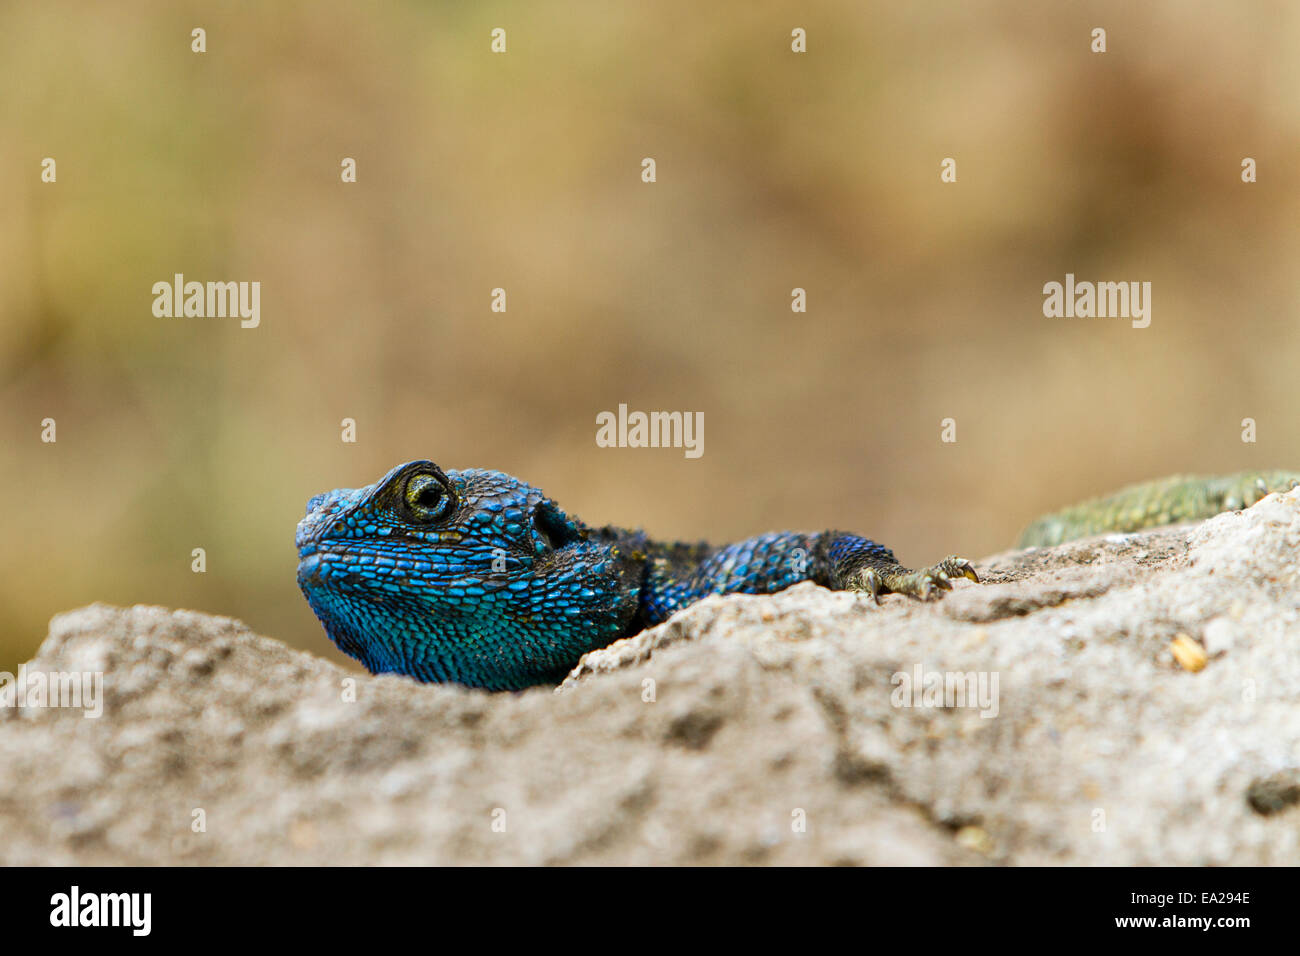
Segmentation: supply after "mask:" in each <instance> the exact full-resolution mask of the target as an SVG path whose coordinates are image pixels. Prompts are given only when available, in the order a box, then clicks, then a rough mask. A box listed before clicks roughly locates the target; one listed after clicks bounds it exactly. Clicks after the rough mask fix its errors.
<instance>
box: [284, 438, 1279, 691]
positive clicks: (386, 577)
mask: <svg viewBox="0 0 1300 956" xmlns="http://www.w3.org/2000/svg"><path fill="white" fill-rule="evenodd" d="M1297 479H1300V475H1296V474H1294V473H1291V472H1262V473H1248V474H1244V475H1237V476H1231V477H1230V478H1224V479H1217V478H1211V479H1206V478H1174V479H1165V480H1163V481H1160V482H1151V483H1148V484H1146V485H1135V486H1133V487H1130V488H1126V489H1124V490H1123V491H1121V492H1119V493H1117V494H1116V495H1113V496H1111V497H1109V498H1104V499H1097V500H1095V501H1091V502H1086V503H1084V504H1083V505H1079V506H1076V507H1075V508H1072V509H1067V510H1066V511H1063V512H1061V513H1059V514H1057V515H1051V516H1048V517H1046V518H1042V519H1039V521H1037V522H1035V523H1034V524H1033V525H1031V526H1030V528H1029V529H1028V530H1027V531H1026V533H1025V537H1024V538H1023V539H1022V546H1028V545H1034V544H1043V545H1050V544H1058V543H1060V542H1062V541H1067V540H1071V539H1072V538H1077V537H1081V536H1083V535H1087V534H1095V533H1098V532H1099V531H1105V530H1123V531H1129V530H1137V529H1139V528H1145V527H1152V526H1156V525H1160V524H1167V523H1171V522H1175V521H1187V520H1193V519H1196V518H1203V517H1208V516H1209V515H1212V514H1216V513H1218V512H1219V511H1223V510H1229V509H1231V508H1239V507H1243V506H1245V505H1246V504H1250V503H1253V502H1254V501H1255V500H1257V499H1258V498H1260V497H1263V495H1264V494H1265V493H1266V492H1267V490H1273V489H1278V488H1281V487H1283V486H1285V485H1287V484H1294V483H1295V481H1296V480H1297ZM296 543H297V547H298V555H299V564H298V585H299V587H300V588H301V589H302V591H303V594H304V595H306V598H307V601H308V603H309V604H310V605H311V607H312V610H313V611H315V613H316V616H317V617H318V618H319V619H320V621H321V623H322V624H323V625H324V627H325V631H326V633H327V634H328V635H329V637H330V639H331V640H333V641H334V643H335V644H337V645H338V646H339V648H341V649H342V650H343V651H344V652H345V653H347V654H349V655H351V656H352V657H355V658H356V659H358V660H359V661H361V663H362V664H364V665H365V666H366V667H367V668H369V669H370V670H371V671H373V672H375V673H384V672H395V673H399V674H407V675H410V676H411V677H414V678H416V679H418V680H422V681H440V682H442V681H447V682H455V683H460V684H465V685H467V686H470V687H480V688H485V689H488V690H519V689H522V688H525V687H530V686H533V685H536V684H554V683H557V682H558V681H559V680H561V679H562V678H563V677H564V676H565V674H567V673H568V672H569V671H570V670H571V669H572V667H573V666H574V665H575V664H576V663H577V662H578V659H579V658H580V657H581V656H582V655H583V654H585V653H586V652H588V651H590V650H594V649H596V648H599V647H604V646H606V645H608V644H610V643H612V642H613V641H616V640H618V639H619V638H622V637H628V636H630V635H633V634H636V633H638V632H640V631H641V630H644V629H645V628H647V627H651V626H653V625H655V624H658V623H660V622H661V621H664V620H666V619H667V618H668V617H669V616H670V615H672V614H673V612H675V611H678V610H680V609H681V608H684V607H686V606H688V605H690V604H692V603H694V602H696V601H698V600H700V599H701V598H704V597H706V596H708V595H711V594H734V593H741V594H771V593H773V592H776V591H781V590H784V589H785V588H788V587H790V586H791V585H793V584H796V583H798V582H800V581H813V582H815V583H817V584H820V585H822V586H823V587H827V588H831V589H833V590H847V591H860V592H863V593H866V594H869V595H871V596H872V598H874V599H876V600H877V601H878V600H879V595H881V594H890V593H893V594H902V595H907V596H910V597H914V598H918V599H920V600H926V599H928V598H932V597H939V596H942V594H943V593H944V592H945V591H947V590H950V589H951V588H952V582H953V581H954V580H955V579H957V578H968V579H970V580H971V581H975V582H977V583H978V581H979V578H978V576H977V575H976V573H975V569H974V568H973V567H972V566H971V563H970V562H969V561H967V560H965V559H963V558H959V557H956V556H950V557H947V558H944V559H943V560H942V561H940V562H938V563H937V564H935V565H932V566H931V567H928V568H921V569H920V570H915V571H914V570H911V569H909V568H906V567H904V566H902V565H901V564H899V563H898V561H897V560H896V559H895V557H894V553H893V552H892V551H890V550H889V549H888V548H886V547H885V546H883V545H880V544H877V543H876V542H874V541H871V540H869V539H867V538H864V537H860V536H858V535H855V534H849V533H847V532H843V531H820V532H812V533H803V532H789V531H785V532H775V533H770V534H763V535H759V536H757V537H753V538H749V539H746V540H744V541H741V542H738V543H736V544H729V545H724V546H721V547H712V546H710V545H708V544H704V543H698V544H683V543H665V542H659V541H654V540H652V539H651V538H649V537H647V536H646V535H645V534H644V533H643V532H641V531H633V530H628V529H625V528H619V527H613V526H606V527H600V528H594V527H589V526H587V525H586V524H584V523H583V522H582V521H580V520H579V519H578V518H576V517H575V516H573V515H571V514H568V513H567V512H565V511H564V510H563V509H562V508H560V506H559V505H558V504H556V503H555V502H554V501H552V500H551V499H550V498H548V497H546V495H544V494H543V493H542V492H541V491H540V490H539V489H538V488H535V487H533V486H532V485H530V484H528V483H526V482H523V481H520V480H519V479H518V478H513V477H511V476H510V475H507V474H503V473H502V472H499V471H485V470H480V469H469V470H464V471H443V470H442V469H441V468H439V467H438V466H437V465H435V464H434V463H433V462H431V461H412V462H407V463H406V464H404V465H399V466H398V467H397V468H394V469H393V470H392V471H390V472H389V473H388V474H387V475H385V476H384V477H383V478H381V479H380V480H379V481H377V482H375V483H374V484H373V485H367V486H366V487H364V488H356V489H351V488H341V489H336V490H334V491H331V492H329V493H327V494H323V495H317V496H316V497H314V498H312V499H311V500H310V501H309V502H308V503H307V515H306V517H305V518H303V520H302V521H301V522H299V524H298V532H297V539H296Z"/></svg>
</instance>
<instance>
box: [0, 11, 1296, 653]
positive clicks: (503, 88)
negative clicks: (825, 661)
mask: <svg viewBox="0 0 1300 956" xmlns="http://www.w3.org/2000/svg"><path fill="white" fill-rule="evenodd" d="M1298 22H1300V8H1297V7H1296V6H1295V5H1294V4H1288V3H1283V2H1276V3H1252V4H1245V5H1233V4H1227V3H1191V2H1156V3H1145V4H1140V5H1137V4H1129V3H1120V2H1114V3H1096V4H1089V5H1087V7H1086V8H1085V7H1084V6H1083V5H1063V4H1015V3H1005V2H1004V3H983V2H970V3H963V4H949V5H939V4H885V3H861V2H853V0H840V2H817V0H814V2H811V3H801V4H789V3H786V4H780V3H773V2H747V0H735V2H720V3H712V4H698V3H686V2H658V3H654V4H639V5H633V4H610V3H600V2H581V3H579V2H570V3H551V2H539V3H531V4H523V3H515V4H505V3H477V4H470V3H415V2H405V3H392V2H379V3H371V4H354V3H339V2H298V3H285V2H277V3H263V4H259V3H253V2H235V3H223V4H213V3H210V2H208V3H199V2H188V0H183V2H167V3H164V2H161V0H158V2H127V3H114V4H103V3H95V2H89V0H87V2H68V0H51V2H43V3H16V4H6V5H4V6H3V7H0V77H2V78H3V82H2V83H0V115H3V117H4V131H5V135H4V136H3V137H0V174H2V181H3V184H4V187H3V200H2V201H0V209H3V214H2V215H0V244H2V245H0V399H2V400H0V408H2V409H3V412H2V413H0V428H2V429H3V435H2V437H3V447H4V455H3V460H2V462H0V492H2V493H3V499H2V500H3V501H4V502H5V503H6V507H5V511H6V518H5V519H4V522H3V526H4V534H3V543H4V547H3V551H2V552H0V620H3V622H4V624H5V627H4V629H3V631H2V632H0V667H3V668H7V669H12V668H13V667H14V666H16V664H17V662H18V661H19V660H21V659H25V658H26V657H28V656H29V655H30V654H31V653H32V652H33V651H34V649H35V648H36V646H37V644H38V643H39V641H40V640H41V638H42V637H43V636H44V633H45V628H46V621H47V619H48V618H49V617H50V615H51V614H53V613H56V612H58V611H60V610H65V609H69V608H72V607H76V606H79V605H82V604H85V603H88V602H90V601H95V600H102V601H110V602H114V603H119V604H130V603H137V602H142V603H152V604H162V605H168V606H174V607H193V608H197V609H201V610H204V611H209V612H216V613H224V614H230V615H233V616H236V617H240V618H242V619H244V620H245V621H246V622H248V623H249V624H250V625H251V626H252V627H253V628H255V629H256V630H258V631H260V632H262V633H264V634H269V635H273V636H276V637H280V638H283V639H285V640H287V641H289V642H290V643H293V644H296V645H298V646H302V647H307V648H310V649H312V650H314V651H318V652H328V653H331V654H334V653H335V652H333V651H332V649H330V648H329V645H328V642H327V641H326V640H325V638H324V636H323V634H322V633H321V631H320V629H319V627H318V626H317V624H316V622H315V620H314V618H313V617H312V615H311V613H310V611H309V609H308V608H307V606H306V604H305V603H304V602H303V601H302V600H301V598H300V596H299V594H298V591H297V588H296V586H295V583H294V566H295V560H296V558H295V553H294V549H293V530H294V524H295V523H296V521H297V520H298V518H299V517H300V516H301V514H302V511H303V505H304V503H305V501H306V499H307V497H308V496H309V495H311V494H313V493H316V492H319V491H323V490H326V489H329V488H332V487H336V486H355V485H357V484H361V483H366V482H369V481H372V480H374V479H375V478H377V477H378V476H380V475H381V474H382V473H383V472H384V471H386V470H387V469H388V468H389V467H391V466H392V465H394V464H396V463H398V462H401V461H404V460H407V459H411V458H417V457H428V458H432V459H434V460H435V461H437V462H439V463H440V464H442V465H444V466H446V467H470V466H486V467H495V468H500V469H503V470H506V471H509V472H511V473H514V474H517V475H520V476H522V477H524V478H526V479H528V480H530V481H532V482H534V483H535V484H539V485H541V486H542V487H544V488H545V489H546V490H547V492H548V493H549V494H551V495H552V496H554V497H556V498H557V499H558V500H559V501H561V502H562V503H563V504H564V505H565V507H566V508H569V509H571V510H572V511H574V512H575V513H577V514H579V515H581V516H582V517H583V518H585V519H586V520H588V521H591V522H607V521H608V522H619V523H628V524H640V525H642V526H644V527H645V528H647V529H648V530H650V531H651V532H653V533H655V534H657V535H660V536H664V537H685V538H689V539H696V538H699V537H708V538H711V539H716V540H725V539H734V538H738V537H741V536H745V535H748V534H752V533H756V532H760V531H765V530H769V529H775V528H821V527H841V528H848V529H853V530H857V531H860V532H863V533H866V534H870V535H872V536H873V537H876V538H878V539H879V540H882V541H885V542H887V543H889V544H890V545H891V546H893V547H894V548H895V550H896V551H897V552H898V553H899V556H900V558H902V560H904V561H911V562H927V561H932V560H935V559H937V558H939V557H941V556H943V555H945V554H947V553H949V552H953V551H956V552H961V553H963V554H966V555H969V556H971V557H978V556H981V555H984V554H987V553H990V552H993V551H996V550H1000V549H1003V548H1005V547H1009V546H1010V545H1011V543H1012V542H1013V541H1014V540H1015V537H1016V534H1017V532H1018V531H1019V530H1020V528H1021V527H1022V526H1023V525H1024V524H1025V523H1026V522H1028V520H1029V519H1030V518H1032V517H1033V516H1034V515H1036V514H1037V513H1039V512H1041V511H1043V510H1046V509H1049V508H1053V507H1056V506H1059V505H1062V504H1065V503H1068V502H1070V501H1072V500H1075V499H1077V498H1080V497H1084V496H1087V495H1090V494H1093V493H1097V492H1103V491H1107V490H1110V489H1112V488H1114V487H1116V486H1118V485H1121V484H1123V483H1125V482H1128V481H1131V480H1136V479H1142V478H1147V477H1152V476H1154V475H1158V474H1162V473H1168V472H1175V471H1219V470H1236V469H1240V468H1247V467H1264V466H1279V467H1290V468H1296V467H1300V423H1297V422H1296V420H1295V415H1294V413H1293V404H1294V388H1295V382H1296V375H1295V368H1296V354H1297V346H1300V327H1298V325H1297V321H1296V320H1297V295H1298V293H1297V285H1296V278H1295V263H1296V261H1297V252H1298V251H1300V250H1298V249H1297V240H1298V239H1300V232H1298V231H1297V222H1298V217H1297V199H1298V198H1300V189H1298V188H1297V184H1296V175H1295V170H1296V160H1297V156H1298V155H1300V113H1298V111H1297V103H1296V90H1297V89H1300V83H1297V79H1300V77H1297V75H1296V74H1297V71H1300V56H1298V55H1297V54H1298V53H1300V50H1297V46H1298V44H1297V39H1298V36H1300V34H1298V32H1297V25H1298ZM196 26H201V27H203V28H205V29H206V31H207V52H206V53H204V54H202V55H198V54H194V53H192V52H190V30H191V29H192V28H194V27H196ZM497 26H501V27H504V28H506V30H507V37H508V52H507V53H506V54H505V55H494V54H492V53H491V52H490V50H489V32H490V30H491V29H492V28H493V27H497ZM796 26H798V27H803V28H805V29H806V30H807V31H808V47H809V52H808V53H807V54H804V55H795V54H793V53H791V51H790V31H791V29H792V28H794V27H796ZM1094 26H1102V27H1104V28H1106V30H1107V31H1108V43H1109V51H1108V52H1107V53H1105V54H1103V55H1096V54H1093V53H1091V52H1090V50H1089V33H1090V30H1091V29H1092V28H1093V27H1094ZM46 156H50V157H54V158H55V159H56V161H57V163H58V182H57V184H53V185H50V184H42V183H41V182H40V178H39V175H40V162H41V159H42V158H43V157H46ZM345 156H350V157H355V158H356V160H357V163H358V179H359V181H358V182H357V183H356V184H355V185H344V184H342V183H341V182H340V179H339V171H340V165H339V164H340V161H341V160H342V158H343V157H345ZM646 156H651V157H654V158H655V160H656V161H657V164H658V182H657V183H655V184H653V185H646V184H643V183H642V182H641V180H640V172H641V165H640V164H641V160H642V158H643V157H646ZM948 156H951V157H954V158H955V159H956V160H957V169H958V181H957V183H956V184H952V185H944V184H941V183H940V181H939V164H940V161H941V160H942V159H943V158H944V157H948ZM1245 156H1251V157H1254V158H1255V159H1256V160H1257V161H1258V163H1259V170H1260V172H1259V182H1258V183H1256V184H1253V185H1245V184H1243V183H1242V182H1241V181H1240V163H1241V160H1242V158H1243V157H1245ZM177 272H181V273H184V274H185V275H186V277H187V278H190V279H197V280H200V281H206V280H249V281H252V280H256V281H260V282H261V283H262V320H261V326H260V327H259V328H257V329H255V330H243V329H240V328H239V324H238V322H237V321H232V320H217V319H211V320H209V319H189V320H185V319H159V318H155V317H154V316H153V314H152V311H151V306H152V301H153V297H152V294H151V291H150V289H151V286H152V285H153V283H154V282H157V281H159V280H167V279H170V277H171V276H172V275H173V274H174V273H177ZM1067 272H1073V273H1075V274H1076V275H1077V276H1078V277H1079V278H1080V279H1084V278H1092V279H1105V280H1117V281H1118V280H1145V281H1151V282H1152V283H1153V294H1152V306H1153V321H1152V324H1151V327H1150V328H1148V329H1145V330H1141V331H1138V330H1133V329H1131V328H1130V327H1129V326H1128V323H1126V322H1123V321H1119V320H1100V319H1093V320H1073V321H1071V320H1052V319H1045V318H1044V317H1043V315H1042V291H1041V290H1042V286H1043V283H1045V282H1048V281H1052V280H1057V281H1060V280H1061V279H1062V278H1063V277H1064V275H1065V273H1067ZM498 286H499V287H504V288H505V289H506V290H507V294H508V303H509V310H508V312H507V313H505V314H495V313H492V312H491V311H489V301H490V291H491V290H492V289H493V288H495V287H498ZM796 286H798V287H803V288H805V289H807V290H808V304H809V308H808V312H807V313H806V314H793V313H792V312H791V310H790V293H791V289H792V288H794V287H796ZM620 402H626V403H627V404H628V405H629V406H630V407H631V408H634V409H646V410H651V409H675V410H689V411H702V412H704V414H705V420H706V429H705V454H704V456H703V457H702V458H700V459H698V460H688V459H686V458H685V457H684V456H683V455H682V454H681V453H680V451H674V450H649V449H624V450H611V449H603V448H599V447H597V446H596V444H595V440H594V435H595V416H596V414H597V413H598V412H599V411H601V410H605V409H615V408H617V406H618V404H619V403H620ZM45 417H52V418H55V419H56V420H57V422H58V441H57V443H56V444H53V445H50V444H43V443H41V441H40V422H41V420H42V419H43V418H45ZM344 417H351V418H355V419H356V421H357V423H358V437H359V440H358V442H357V444H355V445H347V444H343V443H342V442H341V441H340V439H339V423H340V420H341V419H343V418H344ZM947 417H953V418H955V419H956V420H957V423H958V424H957V437H958V441H957V442H956V443H955V444H943V443H941V442H940V440H939V437H940V422H941V420H942V419H944V418H947ZM1245 417H1251V418H1255V419H1256V420H1257V421H1258V423H1259V441H1258V444H1255V445H1245V444H1242V442H1241V441H1240V438H1239V431H1240V422H1241V420H1242V419H1243V418H1245ZM195 547H203V548H205V549H206V551H207V556H208V570H207V573H206V574H194V573H192V572H191V570H190V560H191V559H190V552H191V549H193V548H195ZM335 656H337V655H335Z"/></svg>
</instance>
